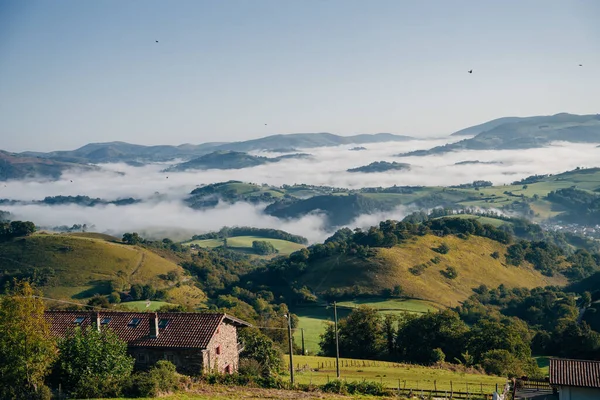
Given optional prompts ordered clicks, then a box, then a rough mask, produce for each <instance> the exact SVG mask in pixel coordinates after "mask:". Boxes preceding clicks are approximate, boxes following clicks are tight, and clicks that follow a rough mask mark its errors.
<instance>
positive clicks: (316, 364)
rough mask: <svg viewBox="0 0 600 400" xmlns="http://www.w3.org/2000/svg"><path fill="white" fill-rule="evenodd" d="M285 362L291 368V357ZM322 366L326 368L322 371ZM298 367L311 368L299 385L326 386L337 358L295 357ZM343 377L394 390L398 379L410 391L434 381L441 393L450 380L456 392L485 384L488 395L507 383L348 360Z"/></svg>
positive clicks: (300, 377)
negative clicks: (378, 384)
mask: <svg viewBox="0 0 600 400" xmlns="http://www.w3.org/2000/svg"><path fill="white" fill-rule="evenodd" d="M340 356H343V355H340ZM285 361H286V365H287V366H288V368H289V359H288V358H287V357H286V358H285ZM346 363H347V364H346ZM322 364H324V365H325V366H324V367H323V368H321V365H322ZM294 365H295V366H296V367H298V366H300V368H303V367H307V368H305V371H304V372H297V373H296V381H297V382H298V383H311V382H312V383H313V384H323V383H326V382H327V380H328V377H329V379H335V358H331V357H312V356H294ZM346 365H348V366H346ZM316 368H319V369H318V371H316V370H315V369H316ZM340 375H341V378H342V379H346V380H348V381H362V380H363V379H365V380H368V381H375V382H382V383H383V384H385V386H387V387H390V388H397V387H398V380H400V384H401V385H402V386H403V387H404V385H405V384H406V388H419V389H433V388H434V381H436V385H437V388H438V390H448V391H449V390H450V381H452V384H453V388H454V390H455V391H465V390H466V388H467V383H468V384H469V388H470V389H469V391H470V392H472V393H479V392H480V390H481V387H482V386H480V385H483V389H484V392H486V393H491V392H492V391H493V390H494V388H495V385H496V383H497V384H498V386H500V387H502V385H503V384H504V383H505V382H506V379H505V378H500V377H496V376H489V375H480V374H467V373H461V372H453V371H449V370H445V369H437V368H428V367H423V366H418V365H408V364H396V363H389V362H384V361H363V360H351V359H345V358H341V359H340ZM404 381H406V383H405V382H404Z"/></svg>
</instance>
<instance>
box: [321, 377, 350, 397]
mask: <svg viewBox="0 0 600 400" xmlns="http://www.w3.org/2000/svg"><path fill="white" fill-rule="evenodd" d="M321 389H322V390H323V391H324V392H327V393H338V394H348V387H347V386H346V382H344V381H342V380H339V379H334V380H332V381H329V382H327V383H326V384H324V385H323V387H322V388H321Z"/></svg>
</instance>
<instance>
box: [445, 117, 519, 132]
mask: <svg viewBox="0 0 600 400" xmlns="http://www.w3.org/2000/svg"><path fill="white" fill-rule="evenodd" d="M522 119H525V118H521V117H503V118H498V119H493V120H491V121H488V122H484V123H483V124H479V125H475V126H471V127H469V128H465V129H461V130H460V131H458V132H454V133H453V134H452V135H450V136H475V135H479V134H480V133H481V132H485V131H489V130H490V129H494V128H495V127H497V126H500V125H502V124H506V123H509V122H517V121H519V120H522Z"/></svg>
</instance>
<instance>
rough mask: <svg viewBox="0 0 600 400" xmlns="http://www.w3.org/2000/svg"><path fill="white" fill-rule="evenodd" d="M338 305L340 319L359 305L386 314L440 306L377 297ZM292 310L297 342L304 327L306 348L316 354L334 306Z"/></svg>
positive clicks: (423, 310)
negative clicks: (295, 320) (295, 317)
mask: <svg viewBox="0 0 600 400" xmlns="http://www.w3.org/2000/svg"><path fill="white" fill-rule="evenodd" d="M338 305H339V307H338V319H341V318H345V317H347V316H348V314H350V312H351V311H352V310H351V309H352V308H354V307H358V306H359V305H368V306H371V307H373V308H377V309H381V312H382V313H385V314H400V313H403V312H411V313H414V312H417V313H423V312H427V311H429V310H436V309H438V308H439V306H438V305H436V304H434V303H431V302H428V301H424V300H416V299H406V300H403V299H381V298H376V297H373V298H364V299H356V300H349V301H342V302H339V303H338ZM292 312H293V313H294V314H296V315H297V316H298V328H299V329H296V330H295V331H294V340H295V341H296V343H297V344H301V343H302V333H301V331H300V328H301V329H303V330H304V344H305V349H306V350H307V351H308V352H309V354H316V353H317V352H318V351H319V340H320V335H321V334H322V333H323V332H324V331H325V327H326V326H327V325H326V323H327V322H333V308H331V307H330V308H326V307H296V308H294V309H293V310H292Z"/></svg>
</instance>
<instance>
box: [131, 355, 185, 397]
mask: <svg viewBox="0 0 600 400" xmlns="http://www.w3.org/2000/svg"><path fill="white" fill-rule="evenodd" d="M178 381H179V378H178V375H177V372H176V371H175V365H173V364H172V363H170V362H169V361H165V360H161V361H159V362H157V363H156V364H155V365H154V366H153V367H152V368H151V369H150V370H149V371H147V372H137V373H135V374H134V375H132V377H131V380H130V382H129V384H128V385H127V386H128V387H127V389H126V394H127V395H128V396H131V397H157V396H159V395H161V394H167V393H171V392H173V391H175V390H177V383H178Z"/></svg>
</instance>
